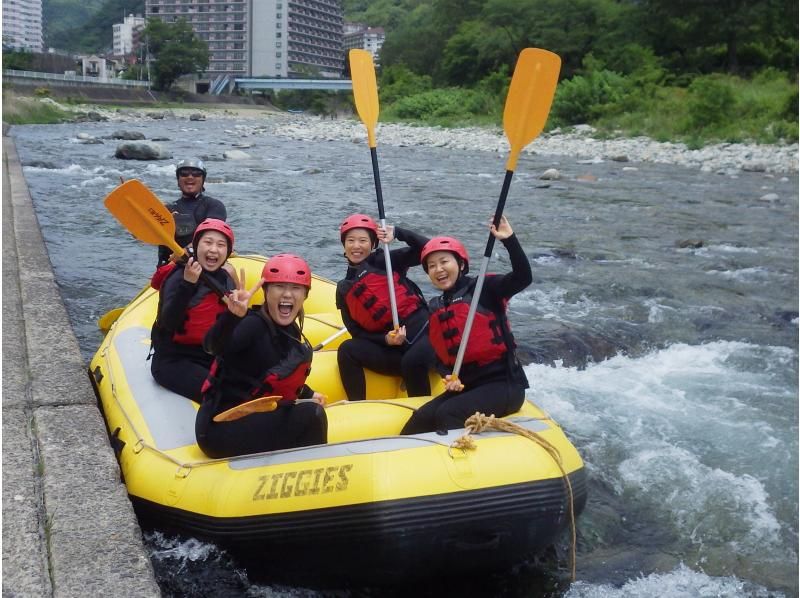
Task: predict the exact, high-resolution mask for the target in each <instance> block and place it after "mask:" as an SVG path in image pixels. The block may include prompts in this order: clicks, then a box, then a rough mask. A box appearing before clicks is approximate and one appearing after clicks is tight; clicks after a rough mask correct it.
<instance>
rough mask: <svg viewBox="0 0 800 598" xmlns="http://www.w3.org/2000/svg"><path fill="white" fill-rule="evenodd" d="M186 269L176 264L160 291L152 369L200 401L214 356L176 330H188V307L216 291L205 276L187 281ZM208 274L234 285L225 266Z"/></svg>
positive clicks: (164, 382)
mask: <svg viewBox="0 0 800 598" xmlns="http://www.w3.org/2000/svg"><path fill="white" fill-rule="evenodd" d="M183 271H184V268H183V266H177V267H175V270H173V271H172V272H171V273H170V275H169V276H168V277H167V279H166V280H165V281H164V283H163V285H162V286H161V290H160V291H159V301H158V317H157V318H156V321H155V323H154V324H153V330H152V333H151V335H150V336H151V339H152V342H153V361H152V363H151V364H150V372H151V373H152V374H153V378H154V379H155V381H156V382H158V383H159V384H160V385H161V386H163V387H164V388H167V389H169V390H171V391H172V392H176V393H178V394H179V395H182V396H184V397H187V398H189V399H192V400H193V401H197V402H199V401H200V388H201V387H202V385H203V382H204V381H205V379H206V378H207V377H208V369H209V368H210V367H211V362H212V361H213V357H212V356H211V355H209V354H208V353H206V352H205V351H204V350H203V347H202V344H201V343H199V342H198V343H197V344H185V343H180V342H175V340H174V336H175V334H176V332H178V333H180V332H184V331H185V326H186V324H187V310H189V309H190V307H191V306H192V305H195V304H197V303H198V302H199V300H200V299H201V298H202V297H204V296H205V295H206V294H208V293H212V291H211V289H209V287H208V286H206V285H205V284H204V283H203V281H202V280H199V281H198V282H197V284H192V283H190V282H187V281H185V280H184V279H183ZM206 275H208V276H210V277H212V278H214V279H215V280H217V281H218V282H219V283H220V284H221V285H222V286H223V287H224V288H226V289H228V290H232V289H233V281H232V280H231V278H230V276H228V273H227V272H225V271H224V270H222V269H219V270H216V271H215V272H206ZM218 303H219V306H220V313H222V312H223V311H225V308H224V305H223V304H222V303H221V302H218ZM212 324H213V322H207V323H206V324H205V330H203V331H202V332H206V331H207V330H208V329H209V328H211V326H212Z"/></svg>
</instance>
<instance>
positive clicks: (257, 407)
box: [214, 395, 324, 422]
mask: <svg viewBox="0 0 800 598" xmlns="http://www.w3.org/2000/svg"><path fill="white" fill-rule="evenodd" d="M282 399H283V397H282V396H279V395H278V396H273V397H258V398H257V399H253V400H252V401H247V402H246V403H239V404H238V405H234V406H233V407H231V408H230V409H226V410H225V411H223V412H222V413H217V414H216V415H215V416H214V421H215V422H232V421H235V420H237V419H241V418H242V417H245V416H247V415H251V414H253V413H268V412H270V411H275V410H276V409H277V408H278V401H280V400H282ZM297 403H319V401H317V399H295V400H294V401H292V403H291V404H294V405H296V404H297ZM323 406H324V405H323Z"/></svg>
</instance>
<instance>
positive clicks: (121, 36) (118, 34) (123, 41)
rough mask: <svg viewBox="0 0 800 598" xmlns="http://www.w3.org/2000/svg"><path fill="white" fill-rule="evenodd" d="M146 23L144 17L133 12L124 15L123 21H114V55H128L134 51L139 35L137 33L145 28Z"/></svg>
mask: <svg viewBox="0 0 800 598" xmlns="http://www.w3.org/2000/svg"><path fill="white" fill-rule="evenodd" d="M144 24H145V21H144V17H142V16H140V15H136V16H134V15H132V14H129V15H128V16H127V17H124V18H123V19H122V23H114V25H113V26H112V27H113V32H114V41H113V52H114V56H127V55H128V54H130V53H131V52H133V51H134V47H133V46H134V40H135V39H136V37H137V36H136V35H135V34H136V32H138V31H140V30H141V29H143V28H144Z"/></svg>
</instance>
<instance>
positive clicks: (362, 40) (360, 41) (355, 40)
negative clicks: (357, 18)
mask: <svg viewBox="0 0 800 598" xmlns="http://www.w3.org/2000/svg"><path fill="white" fill-rule="evenodd" d="M385 39H386V32H385V31H384V30H383V27H367V26H366V25H364V24H362V23H345V26H344V49H345V52H347V51H349V50H354V49H358V50H367V51H368V52H369V53H370V54H372V61H373V62H374V63H375V66H378V65H379V64H380V58H379V55H380V51H381V46H383V42H384V40H385Z"/></svg>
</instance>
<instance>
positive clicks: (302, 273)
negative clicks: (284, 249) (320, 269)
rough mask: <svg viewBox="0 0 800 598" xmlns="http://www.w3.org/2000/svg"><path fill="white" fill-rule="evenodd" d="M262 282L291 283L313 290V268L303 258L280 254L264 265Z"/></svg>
mask: <svg viewBox="0 0 800 598" xmlns="http://www.w3.org/2000/svg"><path fill="white" fill-rule="evenodd" d="M261 280H263V281H264V282H265V283H270V282H289V283H292V284H301V285H303V286H304V287H307V288H311V268H309V267H308V264H307V263H306V261H305V260H304V259H303V258H301V257H298V256H296V255H293V254H291V253H279V254H278V255H273V256H272V257H271V258H269V260H267V263H266V264H264V269H263V270H262V271H261Z"/></svg>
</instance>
